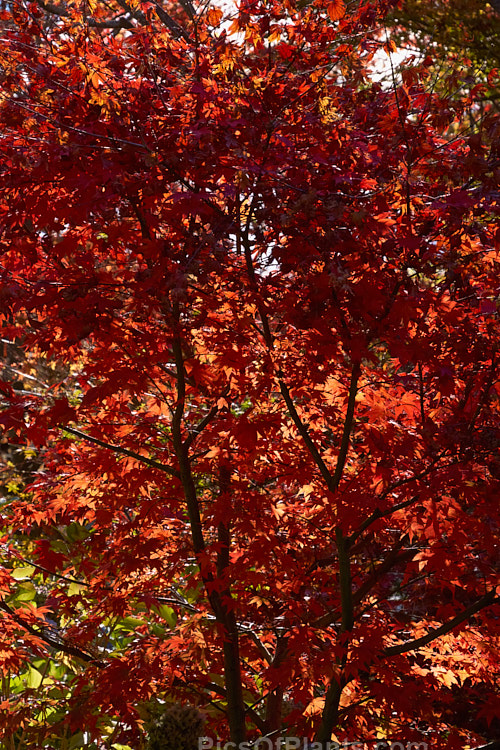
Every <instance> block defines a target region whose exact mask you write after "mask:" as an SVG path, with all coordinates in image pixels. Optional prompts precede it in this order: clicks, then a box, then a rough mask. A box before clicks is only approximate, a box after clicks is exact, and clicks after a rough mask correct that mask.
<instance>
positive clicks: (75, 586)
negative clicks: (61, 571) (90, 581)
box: [68, 582, 86, 596]
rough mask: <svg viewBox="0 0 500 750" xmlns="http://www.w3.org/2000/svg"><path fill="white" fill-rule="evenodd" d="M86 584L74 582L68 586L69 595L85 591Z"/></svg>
mask: <svg viewBox="0 0 500 750" xmlns="http://www.w3.org/2000/svg"><path fill="white" fill-rule="evenodd" d="M85 588H86V586H84V585H82V584H80V583H76V582H72V583H70V584H69V586H68V596H76V595H77V594H80V593H81V592H82V591H84V590H85Z"/></svg>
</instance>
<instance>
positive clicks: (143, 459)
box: [62, 425, 180, 479]
mask: <svg viewBox="0 0 500 750" xmlns="http://www.w3.org/2000/svg"><path fill="white" fill-rule="evenodd" d="M62 429H63V430H64V431H65V432H69V433H70V434H71V435H75V437H79V438H82V440H87V441H88V442H89V443H94V445H100V446H101V448H107V449H108V450H110V451H112V452H113V453H117V454H118V455H121V456H129V457H130V458H135V459H136V460H137V461H139V462H140V463H143V464H145V465H146V466H151V467H152V468H153V469H158V470H159V471H163V472H164V473H165V474H168V475H169V476H171V477H177V479H179V478H180V473H179V472H178V471H177V470H176V469H172V467H171V466H167V465H166V464H162V463H161V462H160V461H155V459H154V458H148V457H147V456H141V454H140V453H136V452H135V451H131V450H129V449H128V448H122V447H121V446H119V445H113V444H112V443H106V442H105V441H104V440H99V438H96V437H92V435H87V433H86V432H81V430H77V429H75V428H74V427H68V426H66V425H65V426H64V427H62Z"/></svg>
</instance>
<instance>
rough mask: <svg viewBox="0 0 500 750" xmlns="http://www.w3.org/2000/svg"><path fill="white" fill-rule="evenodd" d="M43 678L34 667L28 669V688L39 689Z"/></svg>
mask: <svg viewBox="0 0 500 750" xmlns="http://www.w3.org/2000/svg"><path fill="white" fill-rule="evenodd" d="M42 680H43V677H42V675H41V674H40V672H39V671H38V669H35V668H34V667H28V680H27V684H28V687H30V688H37V687H40V685H41V684H42Z"/></svg>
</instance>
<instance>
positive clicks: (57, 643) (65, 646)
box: [0, 602, 104, 667]
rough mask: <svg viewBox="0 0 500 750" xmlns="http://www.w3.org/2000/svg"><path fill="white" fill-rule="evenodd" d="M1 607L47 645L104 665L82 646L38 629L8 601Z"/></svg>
mask: <svg viewBox="0 0 500 750" xmlns="http://www.w3.org/2000/svg"><path fill="white" fill-rule="evenodd" d="M0 609H3V611H4V612H7V614H8V615H10V617H12V619H13V620H14V622H16V623H17V624H18V625H20V626H21V627H22V628H24V629H25V630H27V631H28V633H31V635H34V636H35V637H36V638H40V640H42V641H43V642H44V643H46V644H47V646H51V647H52V648H55V649H56V651H63V652H64V653H65V654H69V655H70V656H76V657H77V658H78V659H81V660H82V661H85V662H88V663H90V664H96V665H97V666H99V667H103V666H104V662H102V661H101V660H100V659H98V658H97V657H96V656H94V655H93V654H91V653H89V652H88V651H83V650H82V649H81V648H78V646H73V645H70V644H69V643H66V642H65V641H64V640H59V639H56V638H53V637H52V636H51V635H48V634H47V633H44V632H43V630H37V628H34V627H33V625H30V623H29V622H27V621H26V620H25V619H24V617H21V615H18V614H17V612H16V611H15V610H14V609H13V608H12V607H9V605H8V604H7V603H6V602H0Z"/></svg>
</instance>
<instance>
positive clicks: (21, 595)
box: [12, 581, 36, 602]
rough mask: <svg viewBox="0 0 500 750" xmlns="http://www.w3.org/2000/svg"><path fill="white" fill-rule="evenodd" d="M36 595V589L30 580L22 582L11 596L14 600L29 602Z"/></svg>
mask: <svg viewBox="0 0 500 750" xmlns="http://www.w3.org/2000/svg"><path fill="white" fill-rule="evenodd" d="M35 596H36V589H35V587H34V586H33V584H32V583H31V581H26V582H23V583H21V584H20V585H19V589H18V590H17V592H16V593H15V595H14V596H13V597H12V598H13V599H14V600H15V601H16V602H31V601H32V600H33V599H34V598H35Z"/></svg>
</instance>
